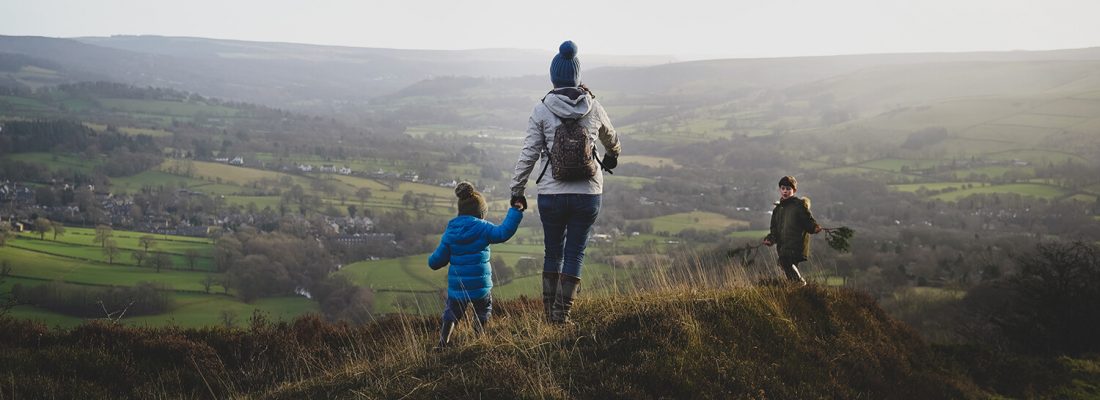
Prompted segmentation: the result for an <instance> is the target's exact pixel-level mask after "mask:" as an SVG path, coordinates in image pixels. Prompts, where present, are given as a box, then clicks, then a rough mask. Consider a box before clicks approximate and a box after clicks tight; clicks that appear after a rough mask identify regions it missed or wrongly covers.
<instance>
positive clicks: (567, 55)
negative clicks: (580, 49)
mask: <svg viewBox="0 0 1100 400" xmlns="http://www.w3.org/2000/svg"><path fill="white" fill-rule="evenodd" d="M558 54H561V58H562V59H565V60H572V59H573V57H576V56H577V44H576V43H573V41H572V40H566V41H564V42H562V43H561V46H558Z"/></svg>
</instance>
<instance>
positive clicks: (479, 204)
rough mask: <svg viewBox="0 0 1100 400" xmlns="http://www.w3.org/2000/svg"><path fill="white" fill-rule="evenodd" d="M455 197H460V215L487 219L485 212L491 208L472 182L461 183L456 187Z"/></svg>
mask: <svg viewBox="0 0 1100 400" xmlns="http://www.w3.org/2000/svg"><path fill="white" fill-rule="evenodd" d="M455 196H456V197H458V215H472V216H475V217H478V218H485V212H486V211H488V209H489V207H488V205H486V204H485V198H484V197H482V196H481V193H480V192H478V191H477V190H476V189H474V185H473V184H471V183H470V182H462V183H459V184H458V186H455Z"/></svg>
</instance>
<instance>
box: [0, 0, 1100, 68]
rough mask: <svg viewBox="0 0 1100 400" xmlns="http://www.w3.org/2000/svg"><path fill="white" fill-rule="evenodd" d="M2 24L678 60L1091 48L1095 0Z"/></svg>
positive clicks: (170, 16)
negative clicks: (566, 47)
mask: <svg viewBox="0 0 1100 400" xmlns="http://www.w3.org/2000/svg"><path fill="white" fill-rule="evenodd" d="M0 16H2V17H3V18H2V19H3V23H2V24H0V35H35V36H52V37H74V36H109V35H117V34H128V35H134V34H154V35H167V36H199V37H210V38H222V39H242V40H257V41H281V42H298V43H311V44H331V45H347V46H361V47H390V48H414V49H473V48H500V47H508V48H528V49H542V50H553V49H555V48H556V46H557V45H558V44H559V43H560V42H561V41H562V40H564V39H572V40H574V41H575V42H577V43H578V45H579V47H580V50H581V54H582V55H583V54H584V53H589V54H595V53H601V54H663V55H674V56H677V57H680V58H683V59H688V58H703V57H770V56H799V55H824V54H855V53H886V52H919V51H971V50H1015V49H1025V50H1039V49H1056V48H1076V47H1091V46H1100V22H1098V21H1097V16H1100V1H1097V0H912V1H900V0H751V1H750V0H664V1H648V0H640V1H639V0H635V1H618V0H616V1H599V0H589V1H572V0H568V1H560V0H559V1H538V2H535V1H525V0H488V1H463V0H385V1H373V0H314V1H308V2H307V1H292V0H187V1H182V0H173V1H162V0H2V1H0Z"/></svg>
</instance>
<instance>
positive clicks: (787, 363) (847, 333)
mask: <svg viewBox="0 0 1100 400" xmlns="http://www.w3.org/2000/svg"><path fill="white" fill-rule="evenodd" d="M530 305H532V306H534V304H533V303H532V304H530ZM532 311H534V307H532V308H531V309H527V310H524V311H523V312H520V313H518V314H516V315H514V316H511V317H510V318H503V319H502V321H498V324H497V326H496V327H495V328H494V329H495V331H494V332H493V333H492V334H491V336H490V338H489V339H488V340H473V338H468V339H467V343H466V344H464V345H460V347H459V348H457V349H453V350H448V351H446V352H443V353H441V354H418V353H419V352H418V351H416V350H418V348H417V346H413V349H412V350H413V352H412V353H411V354H405V355H402V356H397V357H390V358H380V359H375V360H371V361H370V362H353V363H351V364H349V365H348V366H347V368H346V369H345V370H342V371H338V372H336V373H332V374H327V375H324V376H319V377H316V378H312V379H308V380H304V381H302V382H297V383H291V384H287V385H284V386H283V387H280V388H278V389H276V390H275V391H273V392H271V393H268V394H265V397H266V396H268V395H270V396H272V397H275V398H286V399H291V398H357V397H361V396H365V397H369V398H398V397H402V396H405V395H412V397H416V398H445V397H466V398H473V397H481V398H530V397H540V398H545V397H549V398H600V399H606V398H633V399H638V398H789V399H793V398H878V399H884V398H940V399H943V398H967V397H971V396H973V395H975V394H977V391H976V390H975V389H973V387H972V385H970V384H967V383H966V382H965V380H961V379H959V378H958V377H954V376H952V375H951V374H949V373H947V372H946V371H945V370H944V369H942V367H941V366H940V365H938V364H937V362H936V359H935V357H934V356H933V354H932V352H931V351H930V349H929V348H928V347H927V346H926V345H925V344H924V343H923V342H922V341H921V340H920V339H919V338H917V336H916V335H915V334H914V333H912V332H911V331H910V330H909V329H908V328H907V327H905V326H904V325H902V324H900V323H898V322H896V321H894V320H892V319H891V318H889V317H887V316H886V314H885V313H884V312H883V311H882V310H881V309H879V308H878V307H877V305H875V303H874V302H873V301H872V300H870V298H869V297H866V296H864V295H861V294H858V293H856V292H853V291H849V290H834V289H826V288H820V287H808V288H805V289H802V290H791V289H784V288H765V289H757V288H748V289H741V290H736V291H721V292H692V293H687V292H679V293H665V294H662V295H656V296H654V295H645V296H641V295H637V296H627V297H616V298H605V299H598V300H594V301H589V302H585V303H582V304H581V306H580V308H579V309H578V312H577V314H578V315H577V321H576V322H577V325H576V327H574V328H569V329H561V330H559V329H553V328H549V327H546V326H543V325H542V324H539V323H535V322H533V321H532V320H531V319H532V318H531V317H532V316H531V315H530V314H531V312H532ZM470 340H473V341H472V342H470ZM425 344H426V343H421V347H422V346H423V345H425Z"/></svg>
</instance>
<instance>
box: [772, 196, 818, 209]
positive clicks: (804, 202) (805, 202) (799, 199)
mask: <svg viewBox="0 0 1100 400" xmlns="http://www.w3.org/2000/svg"><path fill="white" fill-rule="evenodd" d="M793 201H797V202H801V203H802V205H803V206H806V209H807V210H809V209H810V198H809V197H798V196H791V197H790V198H788V199H786V200H779V201H777V202H775V205H777V206H778V205H780V204H786V203H790V202H793Z"/></svg>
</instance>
